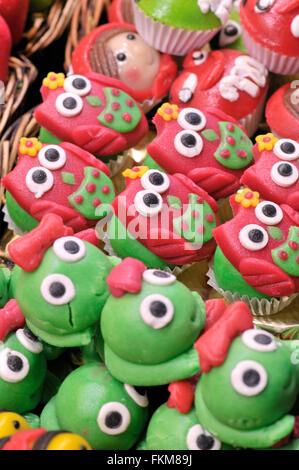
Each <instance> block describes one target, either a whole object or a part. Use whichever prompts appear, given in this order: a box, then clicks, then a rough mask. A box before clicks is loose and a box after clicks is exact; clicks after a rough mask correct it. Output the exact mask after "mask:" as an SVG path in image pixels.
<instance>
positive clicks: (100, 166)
mask: <svg viewBox="0 0 299 470" xmlns="http://www.w3.org/2000/svg"><path fill="white" fill-rule="evenodd" d="M109 174H110V172H109V170H108V168H107V166H106V165H105V163H103V162H101V161H100V160H98V159H97V158H96V157H94V156H93V155H91V154H90V153H88V152H86V151H85V150H82V149H81V148H79V147H77V146H76V145H74V144H70V143H66V142H63V143H61V144H60V145H52V144H50V145H47V144H44V145H43V144H41V143H40V142H39V141H38V140H37V139H36V138H31V139H27V138H26V137H23V138H22V139H21V142H20V145H19V157H18V162H17V165H16V166H15V168H14V169H13V170H12V171H11V172H10V173H8V175H6V176H5V177H4V178H3V179H2V184H3V186H4V187H5V188H6V203H7V211H8V214H9V217H10V219H11V220H12V222H13V223H14V225H16V226H17V227H18V228H19V229H20V230H21V231H23V232H28V231H29V230H31V229H33V228H34V227H36V226H37V225H38V222H39V221H40V220H41V218H42V217H43V216H44V215H45V214H47V213H49V212H51V213H54V214H57V215H59V216H60V217H62V219H63V222H64V224H65V225H67V226H69V227H72V228H73V230H74V231H76V232H78V231H79V230H84V229H86V228H88V227H92V226H94V225H95V224H96V222H97V221H98V220H99V219H100V218H101V217H103V213H102V212H103V211H102V210H101V207H102V204H110V202H111V201H112V200H113V199H114V197H115V190H114V187H113V184H112V181H111V180H110V178H109ZM100 212H101V213H100Z"/></svg>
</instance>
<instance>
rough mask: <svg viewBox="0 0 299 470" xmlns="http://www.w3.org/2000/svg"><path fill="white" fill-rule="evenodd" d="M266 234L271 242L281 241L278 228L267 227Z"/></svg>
mask: <svg viewBox="0 0 299 470" xmlns="http://www.w3.org/2000/svg"><path fill="white" fill-rule="evenodd" d="M267 230H268V233H269V235H270V237H271V238H273V240H282V239H283V233H282V231H281V230H280V228H278V227H267Z"/></svg>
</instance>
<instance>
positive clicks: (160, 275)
mask: <svg viewBox="0 0 299 470" xmlns="http://www.w3.org/2000/svg"><path fill="white" fill-rule="evenodd" d="M142 277H143V280H144V281H147V282H149V283H150V284H155V285H157V286H169V285H170V284H173V283H174V282H175V281H176V277H175V276H174V275H173V274H170V273H167V272H166V271H161V270H160V269H147V270H146V271H144V273H143V275H142Z"/></svg>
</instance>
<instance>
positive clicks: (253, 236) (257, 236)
mask: <svg viewBox="0 0 299 470" xmlns="http://www.w3.org/2000/svg"><path fill="white" fill-rule="evenodd" d="M239 240H240V243H241V245H243V246H244V248H247V250H250V251H258V250H262V249H263V248H265V246H266V245H267V243H268V241H269V237H268V234H267V232H266V230H265V229H264V228H263V227H260V226H259V225H256V224H249V225H245V227H243V228H242V230H241V231H240V233H239Z"/></svg>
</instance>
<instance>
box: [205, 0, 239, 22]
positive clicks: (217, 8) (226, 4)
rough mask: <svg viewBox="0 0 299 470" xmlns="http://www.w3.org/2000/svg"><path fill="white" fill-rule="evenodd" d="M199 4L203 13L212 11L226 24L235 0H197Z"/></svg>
mask: <svg viewBox="0 0 299 470" xmlns="http://www.w3.org/2000/svg"><path fill="white" fill-rule="evenodd" d="M197 5H198V6H199V8H200V10H201V12H202V13H204V14H206V13H208V12H209V11H212V12H213V13H215V15H216V16H217V17H218V18H219V19H220V21H221V23H222V24H225V23H226V22H227V20H228V18H229V15H230V13H231V11H232V7H233V0H197Z"/></svg>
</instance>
